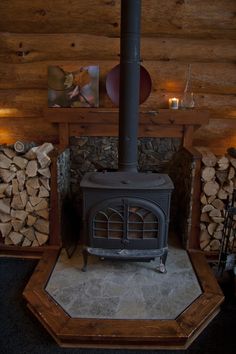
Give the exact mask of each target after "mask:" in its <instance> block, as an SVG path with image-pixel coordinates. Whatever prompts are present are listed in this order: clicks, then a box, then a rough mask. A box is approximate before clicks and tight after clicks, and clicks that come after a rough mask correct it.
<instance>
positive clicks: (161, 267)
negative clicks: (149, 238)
mask: <svg viewBox="0 0 236 354" xmlns="http://www.w3.org/2000/svg"><path fill="white" fill-rule="evenodd" d="M167 254H168V251H165V252H164V254H163V256H161V257H160V265H159V267H158V271H159V272H160V273H163V274H164V273H167V270H166V258H167Z"/></svg>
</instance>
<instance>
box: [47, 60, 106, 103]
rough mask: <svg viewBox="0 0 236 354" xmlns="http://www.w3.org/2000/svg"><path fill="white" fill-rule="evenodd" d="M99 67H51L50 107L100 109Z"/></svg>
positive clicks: (49, 80) (49, 71) (49, 81)
mask: <svg viewBox="0 0 236 354" xmlns="http://www.w3.org/2000/svg"><path fill="white" fill-rule="evenodd" d="M98 105H99V67H98V66H97V65H90V66H81V67H80V66H79V65H77V66H75V65H70V66H68V65H67V66H65V65H62V66H49V67H48V106H49V107H58V108H59V107H98Z"/></svg>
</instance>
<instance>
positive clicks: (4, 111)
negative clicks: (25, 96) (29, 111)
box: [0, 108, 19, 117]
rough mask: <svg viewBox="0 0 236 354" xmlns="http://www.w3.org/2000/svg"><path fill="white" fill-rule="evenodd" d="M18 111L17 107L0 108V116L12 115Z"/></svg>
mask: <svg viewBox="0 0 236 354" xmlns="http://www.w3.org/2000/svg"><path fill="white" fill-rule="evenodd" d="M18 113H19V110H18V109H17V108H0V117H14V116H17V114H18Z"/></svg>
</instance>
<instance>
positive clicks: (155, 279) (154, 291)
mask: <svg viewBox="0 0 236 354" xmlns="http://www.w3.org/2000/svg"><path fill="white" fill-rule="evenodd" d="M82 264H83V260H82V252H81V249H78V250H77V251H76V252H75V254H74V255H73V257H72V258H71V259H68V257H67V254H66V252H65V250H64V249H63V250H62V251H61V254H60V257H59V259H58V261H57V263H56V266H55V268H54V270H53V272H52V275H51V277H50V279H49V282H48V284H47V287H46V291H47V292H48V293H49V294H50V295H51V297H52V298H53V299H54V301H56V302H57V303H58V304H59V305H60V306H61V307H62V308H63V310H64V311H65V312H67V313H68V314H69V315H70V316H71V317H72V318H98V319H99V318H102V319H175V318H176V317H177V316H178V315H179V314H180V313H181V312H182V311H184V310H185V309H186V308H187V307H188V306H189V305H190V304H191V303H192V302H193V301H194V300H195V299H196V298H197V297H198V296H200V295H201V293H202V292H201V288H200V286H199V283H198V280H197V278H196V275H195V272H194V270H193V268H192V265H191V262H190V260H189V257H188V254H187V252H186V251H184V250H183V249H181V248H179V247H176V246H174V247H173V246H172V247H170V249H169V255H168V261H167V273H166V274H160V273H158V272H157V271H156V268H157V266H158V264H159V260H158V259H157V260H155V261H151V262H148V263H144V262H127V261H126V262H123V261H108V260H105V261H101V260H99V259H98V258H97V257H93V256H90V257H89V263H88V270H87V272H85V273H84V272H82V271H81V268H82Z"/></svg>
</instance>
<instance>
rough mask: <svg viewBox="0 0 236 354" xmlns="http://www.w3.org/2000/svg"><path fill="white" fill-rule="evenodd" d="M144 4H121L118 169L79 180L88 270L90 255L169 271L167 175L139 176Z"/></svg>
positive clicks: (130, 0) (169, 188) (169, 185)
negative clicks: (149, 264) (154, 265)
mask: <svg viewBox="0 0 236 354" xmlns="http://www.w3.org/2000/svg"><path fill="white" fill-rule="evenodd" d="M140 13H141V0H122V1H121V56H120V58H121V59H120V96H119V102H120V104H119V168H118V171H117V172H107V171H103V172H91V173H87V174H85V176H84V177H83V179H82V181H81V185H80V186H81V189H82V191H83V219H84V239H85V242H86V247H85V248H84V268H83V270H85V269H86V265H87V257H88V254H93V255H97V256H99V257H103V258H112V259H129V260H139V261H147V260H151V259H154V258H155V257H160V259H161V262H160V271H161V272H165V261H166V257H167V250H168V247H167V238H168V224H169V210H170V197H171V191H172V189H173V183H172V181H171V180H170V178H169V176H167V175H166V174H157V173H148V172H147V173H139V172H138V171H137V135H138V111H139V84H140Z"/></svg>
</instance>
